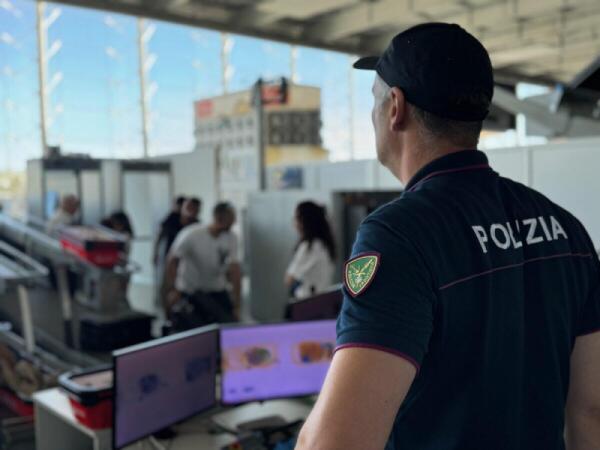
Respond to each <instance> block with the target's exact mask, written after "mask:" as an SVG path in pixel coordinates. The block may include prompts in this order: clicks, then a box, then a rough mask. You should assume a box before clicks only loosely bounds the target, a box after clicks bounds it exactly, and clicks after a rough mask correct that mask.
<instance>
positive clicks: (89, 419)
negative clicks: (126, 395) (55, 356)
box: [58, 367, 113, 430]
mask: <svg viewBox="0 0 600 450" xmlns="http://www.w3.org/2000/svg"><path fill="white" fill-rule="evenodd" d="M58 383H59V385H60V386H61V388H62V389H63V390H64V391H65V392H66V394H67V396H68V397H69V403H70V404H71V408H72V409H73V414H74V415H75V418H76V419H77V420H78V421H79V423H81V424H82V425H85V426H86V427H88V428H91V429H92V430H101V429H104V428H110V427H112V422H113V370H112V367H99V368H95V369H90V370H86V371H83V372H67V373H65V374H63V375H61V376H60V377H59V379H58Z"/></svg>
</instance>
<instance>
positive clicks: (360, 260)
mask: <svg viewBox="0 0 600 450" xmlns="http://www.w3.org/2000/svg"><path fill="white" fill-rule="evenodd" d="M380 258H381V255H380V254H379V253H363V254H361V255H358V256H356V257H355V258H352V259H351V260H350V261H348V262H347V263H346V268H345V270H344V281H345V284H346V289H348V292H350V294H351V295H352V296H353V297H357V296H359V295H360V294H362V293H363V292H365V291H366V290H367V288H368V287H369V286H370V284H371V283H372V281H373V278H375V274H376V273H377V269H378V268H379V260H380Z"/></svg>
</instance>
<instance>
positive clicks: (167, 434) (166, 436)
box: [152, 427, 177, 441]
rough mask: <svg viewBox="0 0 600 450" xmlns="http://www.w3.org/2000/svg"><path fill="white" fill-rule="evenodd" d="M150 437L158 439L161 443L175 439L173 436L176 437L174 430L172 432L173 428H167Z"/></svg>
mask: <svg viewBox="0 0 600 450" xmlns="http://www.w3.org/2000/svg"><path fill="white" fill-rule="evenodd" d="M152 436H154V437H155V438H156V439H160V440H161V441H169V440H171V439H173V438H175V436H177V433H176V432H175V430H173V428H171V427H168V428H163V429H162V430H160V431H157V432H156V433H154V434H153V435H152Z"/></svg>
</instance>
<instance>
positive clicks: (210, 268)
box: [167, 203, 241, 321]
mask: <svg viewBox="0 0 600 450" xmlns="http://www.w3.org/2000/svg"><path fill="white" fill-rule="evenodd" d="M234 223H235V211H234V209H233V207H232V206H231V205H230V204H228V203H219V204H217V205H216V206H215V208H214V210H213V222H212V223H211V224H210V225H208V226H204V225H201V224H195V225H190V226H188V227H186V228H185V229H183V230H182V231H181V232H180V233H179V234H178V235H177V238H176V239H175V242H174V243H173V246H172V247H171V251H170V252H169V258H168V263H167V264H168V265H167V286H168V287H169V288H170V290H171V292H170V294H169V300H168V305H167V313H169V312H170V311H171V309H172V308H173V307H174V306H176V305H177V303H178V302H180V301H181V300H182V299H187V300H188V301H191V302H192V303H194V304H196V306H197V307H198V308H200V309H209V310H210V311H206V314H207V315H208V316H210V317H212V318H213V319H215V320H218V321H227V320H226V319H227V318H231V319H234V318H236V319H237V318H238V317H239V306H240V290H241V270H240V264H239V256H238V240H237V236H236V235H235V234H234V233H233V232H232V231H231V227H232V226H233V224H234ZM230 286H231V289H229V288H230ZM230 290H231V296H230V293H229V291H230ZM232 300H233V302H232ZM207 320H209V319H207Z"/></svg>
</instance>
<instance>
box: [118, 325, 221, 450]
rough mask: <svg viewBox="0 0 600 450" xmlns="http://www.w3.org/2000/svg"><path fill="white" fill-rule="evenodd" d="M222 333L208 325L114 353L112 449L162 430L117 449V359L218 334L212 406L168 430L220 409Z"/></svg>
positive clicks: (189, 416) (181, 420) (182, 419)
mask: <svg viewBox="0 0 600 450" xmlns="http://www.w3.org/2000/svg"><path fill="white" fill-rule="evenodd" d="M220 331H221V327H220V326H219V325H218V324H212V325H207V326H204V327H200V328H194V329H193V330H189V331H183V332H181V333H176V334H172V335H170V336H165V337H162V338H157V339H153V340H151V341H147V342H143V343H141V344H136V345H132V346H130V347H125V348H122V349H119V350H115V351H113V352H112V363H113V407H112V413H113V426H112V448H113V449H115V450H120V449H123V448H125V447H127V446H129V445H131V444H134V443H136V442H139V441H141V440H143V439H145V438H147V437H148V436H151V435H152V433H156V432H157V431H160V430H155V431H153V432H151V433H149V434H146V435H144V436H141V437H139V438H136V439H133V440H131V441H128V442H126V443H124V444H122V446H121V447H117V432H116V430H117V427H116V424H117V359H118V358H120V357H122V356H127V355H131V354H133V353H139V352H141V351H144V350H149V349H152V348H156V347H162V346H164V345H168V344H170V343H173V342H180V341H183V340H186V339H191V338H193V337H196V336H198V335H201V334H207V333H215V334H216V349H214V350H215V361H216V368H215V377H214V378H213V385H214V394H213V402H212V404H211V405H210V406H207V407H205V408H202V409H199V410H198V411H195V412H194V413H192V414H189V415H187V416H185V417H182V418H181V419H178V420H177V421H175V422H173V423H171V424H169V425H165V426H164V428H167V427H169V426H172V425H175V424H178V423H181V422H184V421H186V420H188V419H189V418H191V417H194V416H197V415H199V414H202V413H205V412H207V411H210V410H211V409H216V408H218V407H219V404H220V402H219V400H220V399H219V398H218V397H219V396H218V395H217V388H218V387H219V388H220V386H218V383H217V375H218V374H219V372H220V370H221V355H220V353H221V332H220Z"/></svg>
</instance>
